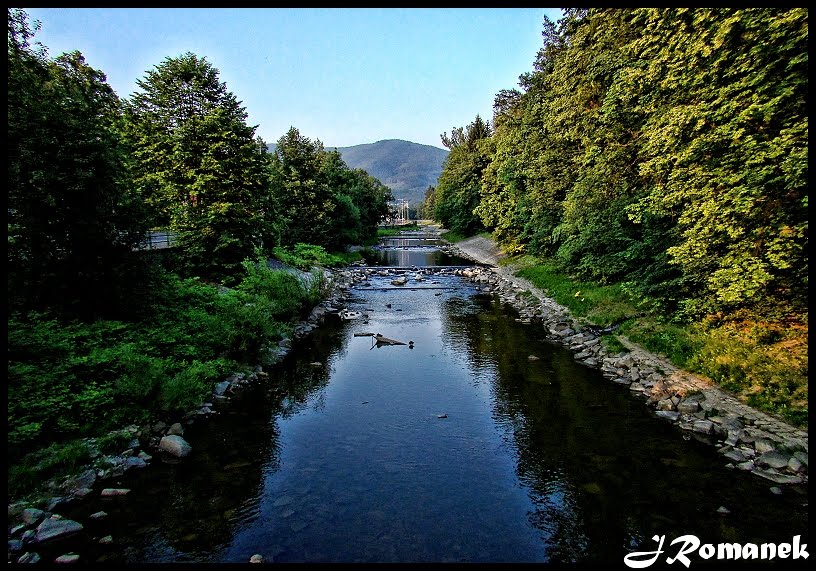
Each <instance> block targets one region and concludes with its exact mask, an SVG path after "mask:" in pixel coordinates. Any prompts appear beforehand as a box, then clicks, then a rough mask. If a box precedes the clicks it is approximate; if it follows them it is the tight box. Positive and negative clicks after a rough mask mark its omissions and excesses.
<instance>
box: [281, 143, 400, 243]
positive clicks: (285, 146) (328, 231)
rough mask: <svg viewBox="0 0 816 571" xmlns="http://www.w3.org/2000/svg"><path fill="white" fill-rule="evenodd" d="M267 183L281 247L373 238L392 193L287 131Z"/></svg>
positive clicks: (337, 155) (337, 156) (336, 155)
mask: <svg viewBox="0 0 816 571" xmlns="http://www.w3.org/2000/svg"><path fill="white" fill-rule="evenodd" d="M270 169H271V170H270V173H271V179H270V180H271V185H272V192H273V195H274V196H275V199H276V201H277V204H279V206H280V222H279V223H280V225H281V232H280V245H282V246H287V247H291V246H296V245H297V244H300V243H310V244H316V245H318V246H323V247H331V248H332V249H335V250H340V249H342V248H343V247H344V246H346V245H349V244H359V243H362V242H364V241H366V240H367V239H368V238H370V237H372V236H373V235H375V233H376V230H377V224H379V222H380V220H382V218H383V217H384V216H385V215H386V214H387V213H388V202H389V201H390V200H392V199H393V197H392V196H391V191H390V190H389V189H388V187H386V186H385V185H383V184H382V183H381V182H380V181H379V180H377V179H375V178H374V177H372V176H370V175H369V174H368V173H367V172H366V171H364V170H362V169H350V168H349V167H348V165H346V163H345V162H344V161H343V160H342V158H341V156H340V153H339V152H337V151H336V150H335V151H331V152H327V151H326V150H325V149H324V148H323V143H321V142H320V141H318V140H315V141H312V140H311V139H309V138H308V137H305V136H303V135H301V134H300V132H299V131H298V130H297V129H295V128H294V127H292V128H291V129H289V131H288V132H287V133H286V134H285V135H284V136H283V137H281V138H280V139H279V140H278V142H277V144H276V145H275V152H274V154H273V155H272V158H271V167H270Z"/></svg>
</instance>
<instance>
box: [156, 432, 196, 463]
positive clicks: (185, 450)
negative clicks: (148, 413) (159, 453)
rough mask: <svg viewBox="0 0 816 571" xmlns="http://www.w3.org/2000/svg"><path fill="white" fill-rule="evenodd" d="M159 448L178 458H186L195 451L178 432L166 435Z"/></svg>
mask: <svg viewBox="0 0 816 571" xmlns="http://www.w3.org/2000/svg"><path fill="white" fill-rule="evenodd" d="M159 449H161V450H163V451H165V452H167V453H168V454H172V455H173V456H175V457H177V458H184V457H185V456H187V455H188V454H190V452H192V451H193V447H192V446H190V444H189V443H188V442H187V441H186V440H184V439H183V438H182V437H181V436H179V435H177V434H171V435H170V436H165V437H164V438H162V439H161V441H160V442H159Z"/></svg>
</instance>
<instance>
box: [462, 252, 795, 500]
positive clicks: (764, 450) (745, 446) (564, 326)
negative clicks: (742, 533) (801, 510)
mask: <svg viewBox="0 0 816 571" xmlns="http://www.w3.org/2000/svg"><path fill="white" fill-rule="evenodd" d="M450 250H451V251H452V253H454V254H457V255H459V256H462V257H465V258H469V259H472V260H475V261H476V262H479V263H483V264H489V265H490V266H489V267H476V268H473V269H467V270H463V271H462V272H461V275H462V276H463V277H464V278H466V279H469V280H470V281H471V282H474V283H476V284H479V285H480V287H481V289H482V290H483V291H486V292H492V293H494V294H497V295H499V296H500V297H501V299H502V300H503V301H505V302H506V303H509V304H511V305H513V306H514V307H516V309H518V311H519V318H518V320H519V321H521V322H523V323H529V324H536V325H537V326H539V327H541V328H542V329H543V330H544V332H545V335H546V337H547V339H549V340H551V341H553V342H555V343H558V344H560V345H563V346H565V347H568V348H569V349H570V350H572V351H573V352H574V353H575V359H577V360H578V361H580V362H581V363H583V364H585V365H586V366H589V367H593V368H596V369H600V371H601V373H602V374H603V376H604V377H606V378H607V379H609V380H610V381H612V382H614V383H617V384H620V385H621V386H624V387H628V389H629V390H630V391H631V392H632V393H633V394H635V395H638V396H640V397H641V398H643V399H644V400H645V402H646V403H647V404H648V405H649V406H650V407H651V408H652V409H654V410H655V414H656V415H657V416H659V417H661V418H664V419H666V420H667V421H669V422H672V423H674V424H675V425H676V426H677V427H678V429H679V430H680V431H681V432H682V433H683V434H684V435H686V436H694V437H695V438H697V439H699V440H702V441H704V442H707V443H710V444H713V445H715V446H717V450H718V452H719V453H720V454H722V457H723V462H724V463H725V465H726V467H728V468H732V469H736V470H746V471H750V472H751V473H753V474H756V475H757V476H760V477H762V478H765V479H767V480H768V481H769V482H772V483H774V484H806V483H807V472H808V433H807V431H805V430H801V429H798V428H796V427H794V426H791V425H789V424H788V423H786V422H784V421H782V420H780V419H778V418H775V417H773V416H771V415H768V414H765V413H763V412H761V411H758V410H755V409H753V408H751V407H749V406H748V405H746V404H744V403H742V402H740V401H739V400H738V399H736V398H735V397H733V396H732V395H730V394H728V393H726V392H725V391H723V390H721V389H720V388H719V387H717V386H716V385H715V384H714V383H713V382H711V381H710V380H709V379H706V378H704V377H701V376H699V375H695V374H692V373H690V372H688V371H684V370H681V369H678V368H677V367H675V366H673V365H672V364H671V363H669V362H668V361H667V360H666V359H664V358H662V357H660V356H658V355H655V354H653V353H650V352H648V351H646V350H644V349H643V348H642V347H640V346H638V345H636V344H634V343H632V342H631V341H629V340H628V339H626V338H625V337H622V336H619V339H620V341H621V343H622V344H623V345H624V346H625V347H626V348H627V349H628V352H624V353H617V354H610V353H609V352H608V351H607V350H606V348H605V347H604V345H603V343H602V342H601V339H600V338H599V337H598V336H597V335H596V334H595V333H594V332H593V331H592V330H591V329H590V328H587V327H586V326H582V325H581V324H580V323H579V322H578V321H577V320H576V319H573V318H572V317H571V316H570V312H569V310H568V309H567V308H565V307H563V306H561V305H559V304H557V303H556V302H555V301H554V300H552V299H550V298H548V297H547V296H546V294H545V293H544V292H542V291H541V290H539V289H537V288H536V287H535V286H534V285H533V284H532V283H530V282H529V281H527V280H525V279H523V278H520V277H517V276H515V275H513V269H512V267H510V266H504V267H503V266H499V265H498V263H499V261H500V260H501V258H502V257H503V255H502V254H501V252H500V251H499V250H498V248H497V247H496V245H495V244H494V243H493V242H492V241H491V240H489V239H487V238H484V237H481V236H477V237H474V238H470V239H468V240H465V241H463V242H459V243H458V244H456V245H455V246H453V247H451V248H450ZM528 292H529V293H528ZM772 489H773V490H775V491H778V488H777V487H776V486H774V487H773V488H772Z"/></svg>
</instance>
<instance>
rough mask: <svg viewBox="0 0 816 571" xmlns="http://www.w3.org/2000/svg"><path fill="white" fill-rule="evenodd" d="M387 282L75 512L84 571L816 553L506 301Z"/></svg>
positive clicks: (794, 499)
mask: <svg viewBox="0 0 816 571" xmlns="http://www.w3.org/2000/svg"><path fill="white" fill-rule="evenodd" d="M424 254H427V252H424ZM426 259H427V258H426ZM424 264H427V262H425V263H424ZM395 265H401V266H405V265H411V263H405V262H402V261H400V262H398V263H396V264H395ZM418 265H419V264H418ZM446 265H455V264H446ZM390 280H391V278H390V277H388V276H381V277H377V276H375V277H372V278H371V280H370V281H371V282H372V286H371V287H369V288H363V287H359V288H356V289H355V290H353V297H352V299H351V300H350V301H349V303H348V307H349V309H351V310H356V311H360V312H361V313H364V314H365V315H367V318H366V319H358V320H352V321H348V322H344V323H339V324H331V325H325V326H323V327H321V328H320V329H318V330H316V331H315V332H314V333H313V334H312V335H311V336H310V337H308V338H307V339H305V340H303V341H301V342H300V343H298V344H297V345H296V346H295V347H294V349H293V350H292V352H291V353H290V355H289V356H288V357H287V358H286V359H285V361H284V362H283V363H281V364H280V365H278V366H277V367H276V368H275V369H274V370H271V371H270V377H269V379H266V380H263V381H261V382H259V383H257V384H256V385H253V386H249V387H248V388H247V389H245V391H244V392H242V393H241V394H240V395H239V396H236V397H235V398H234V399H233V401H232V402H231V403H230V404H229V405H228V406H226V407H222V408H220V409H219V410H220V414H219V415H216V416H215V417H213V418H211V419H210V420H208V421H207V422H202V423H196V424H193V425H192V426H191V427H189V428H188V430H187V433H186V434H185V438H187V439H189V441H190V442H191V443H192V444H193V446H194V451H193V454H191V456H190V457H188V458H186V459H184V460H183V461H181V462H177V463H164V462H162V461H161V460H160V459H159V458H156V459H154V464H156V465H154V466H152V467H150V468H149V469H146V470H144V471H143V472H136V473H135V474H134V473H133V472H134V471H131V472H129V473H128V474H127V475H126V476H125V477H123V478H122V479H120V480H119V481H112V482H111V483H110V484H109V485H110V486H111V487H118V486H119V485H122V486H123V487H129V488H131V489H132V491H131V493H130V494H128V495H127V496H125V497H124V498H121V499H115V500H104V501H103V500H96V501H94V502H91V503H90V504H88V505H86V506H84V507H82V508H81V510H82V511H83V513H77V514H75V515H76V517H78V518H80V519H81V521H83V522H85V521H91V522H92V520H87V515H88V514H89V513H92V512H93V511H96V510H99V509H104V510H105V511H106V512H108V513H109V514H110V515H109V516H108V518H106V519H105V520H103V522H101V523H89V530H90V535H91V536H93V537H102V536H104V535H108V534H110V535H113V537H114V543H113V544H112V545H109V546H102V545H98V544H96V543H93V544H91V545H89V546H87V549H86V550H85V551H83V553H85V554H87V555H88V557H87V559H89V560H91V561H94V560H97V559H100V558H101V559H102V560H105V561H107V562H130V563H133V562H181V561H196V562H246V561H248V560H249V557H250V556H251V555H252V554H254V553H260V554H262V555H264V557H265V558H266V559H267V561H272V562H275V563H286V562H349V563H354V562H551V563H574V562H578V563H587V562H588V563H600V562H603V563H604V564H606V565H607V566H621V565H622V560H623V556H624V555H625V554H626V553H627V552H628V551H629V550H646V551H648V550H653V549H654V547H655V544H654V543H653V542H652V540H651V537H652V536H653V535H655V534H657V535H665V536H666V541H667V544H668V542H670V541H672V540H673V539H674V538H675V537H678V536H680V535H683V534H695V535H697V536H698V537H699V538H700V539H701V540H702V541H703V542H704V543H717V542H721V541H728V542H741V543H745V542H756V543H764V542H783V541H786V542H790V541H791V537H792V536H793V535H795V534H801V535H802V536H803V541H804V542H806V541H807V532H806V530H807V523H808V521H807V520H808V517H807V507H806V506H807V496H806V495H805V492H804V491H803V490H802V489H801V488H786V489H785V490H784V492H783V494H782V495H781V496H774V495H773V494H772V493H771V492H770V490H769V488H770V483H768V482H765V481H763V480H761V479H759V478H757V477H756V476H752V475H749V474H747V473H744V472H739V471H729V470H727V469H725V468H723V467H722V466H723V464H724V461H723V459H722V458H721V457H719V456H718V455H717V453H716V451H715V449H714V448H713V447H711V446H710V445H708V444H703V443H700V442H697V441H695V440H693V439H692V440H688V441H686V440H684V439H682V438H681V437H680V436H679V435H678V433H677V431H676V430H675V429H674V428H673V427H672V426H671V425H669V424H668V423H666V422H665V421H663V420H660V419H657V418H655V417H654V416H652V414H651V413H650V412H649V411H648V409H647V408H646V407H645V405H644V404H643V402H642V401H641V400H640V399H637V398H634V397H632V396H631V395H630V394H629V391H628V389H626V388H625V387H621V386H618V385H615V384H613V383H610V382H609V381H607V380H605V379H604V378H603V377H602V376H601V375H600V373H599V372H598V371H597V370H594V369H590V368H587V367H584V366H582V365H579V364H577V363H576V362H575V360H574V358H573V356H572V353H570V352H569V351H567V350H566V349H563V348H561V347H558V346H554V345H552V344H550V343H549V342H547V341H546V340H544V339H543V331H541V329H540V328H537V327H536V326H531V325H524V324H521V323H518V322H516V321H515V318H516V317H517V313H516V312H515V311H514V310H513V309H512V308H509V307H507V306H505V305H503V304H502V303H501V302H500V301H499V299H498V297H493V296H489V295H484V294H481V293H479V292H477V290H476V289H475V287H473V286H472V285H470V284H467V283H465V282H463V281H462V280H460V279H459V278H457V277H454V276H450V275H448V276H427V277H426V281H425V282H424V285H433V286H434V287H432V288H426V289H423V288H405V289H400V288H395V287H390ZM354 333H358V334H362V333H381V334H382V335H384V336H386V337H389V338H392V339H397V340H400V341H403V342H408V341H412V342H413V343H412V344H411V345H401V346H378V345H376V344H374V343H373V341H372V338H371V337H366V336H362V335H360V336H355V335H354ZM530 355H535V356H536V357H538V360H530V359H528V356H530ZM721 506H725V507H727V508H728V510H730V513H729V514H728V515H726V516H723V515H720V514H719V513H717V510H718V508H720V507H721ZM93 526H96V527H93ZM702 562H703V561H702V560H701V559H699V558H698V559H697V560H696V561H695V562H694V564H695V567H696V566H698V565H699V564H701V563H702ZM782 562H783V563H785V562H786V561H784V560H782ZM674 567H677V565H675V566H674Z"/></svg>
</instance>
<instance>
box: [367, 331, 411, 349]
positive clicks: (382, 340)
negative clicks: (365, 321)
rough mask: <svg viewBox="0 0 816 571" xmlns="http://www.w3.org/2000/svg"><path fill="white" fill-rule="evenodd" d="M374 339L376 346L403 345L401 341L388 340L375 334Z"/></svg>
mask: <svg viewBox="0 0 816 571" xmlns="http://www.w3.org/2000/svg"><path fill="white" fill-rule="evenodd" d="M374 339H375V340H376V341H377V343H376V344H377V345H378V346H380V345H405V343H403V342H402V341H397V340H396V339H389V338H388V337H384V336H382V335H380V334H379V333H377V334H376V335H374Z"/></svg>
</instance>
